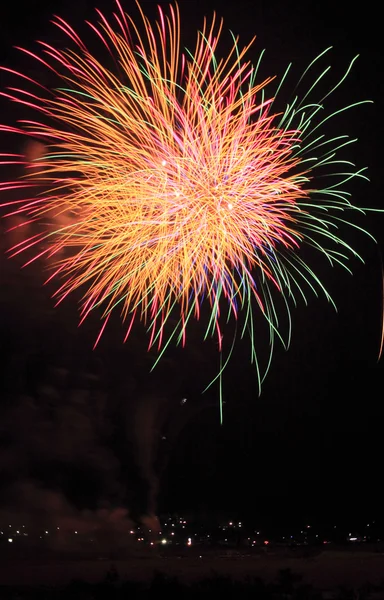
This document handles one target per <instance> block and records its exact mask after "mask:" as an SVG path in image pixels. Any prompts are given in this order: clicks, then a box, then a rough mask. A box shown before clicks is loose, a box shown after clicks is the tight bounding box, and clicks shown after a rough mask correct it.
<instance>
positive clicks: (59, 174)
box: [2, 0, 359, 349]
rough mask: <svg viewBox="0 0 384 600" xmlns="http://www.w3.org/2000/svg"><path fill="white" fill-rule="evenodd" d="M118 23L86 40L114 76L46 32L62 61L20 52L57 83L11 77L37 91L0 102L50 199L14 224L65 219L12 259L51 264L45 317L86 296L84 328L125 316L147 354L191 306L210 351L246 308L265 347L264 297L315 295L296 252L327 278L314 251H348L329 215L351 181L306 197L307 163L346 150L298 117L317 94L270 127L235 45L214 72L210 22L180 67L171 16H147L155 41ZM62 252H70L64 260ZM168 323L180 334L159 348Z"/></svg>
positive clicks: (32, 205) (216, 32) (182, 55)
mask: <svg viewBox="0 0 384 600" xmlns="http://www.w3.org/2000/svg"><path fill="white" fill-rule="evenodd" d="M117 7H118V11H117V13H116V14H115V15H114V16H115V21H116V24H115V25H116V27H112V25H111V24H110V23H109V22H108V21H107V20H106V18H105V17H104V16H103V15H102V14H101V13H100V12H99V17H100V21H99V23H98V25H93V24H91V23H89V25H90V27H91V28H92V30H93V31H94V33H96V34H97V36H98V38H99V39H100V41H101V43H102V44H103V46H104V47H105V49H106V50H107V51H108V53H109V54H110V55H111V56H112V57H113V58H114V60H115V63H116V68H115V70H114V71H112V70H110V69H108V68H106V67H105V66H104V65H103V63H102V62H101V61H99V60H98V59H97V58H96V57H95V56H94V55H93V54H91V53H90V51H89V50H88V49H87V47H86V45H85V43H84V42H83V41H82V39H80V38H79V36H78V35H77V34H76V32H75V31H74V30H73V29H72V28H71V27H70V26H69V25H68V24H67V23H66V22H64V21H63V20H62V19H60V18H56V25H57V26H58V27H59V28H61V29H62V30H63V31H64V32H65V33H66V34H67V35H68V36H69V38H70V39H71V42H72V43H73V45H74V49H67V50H58V49H56V48H54V47H52V46H50V45H49V44H47V43H44V42H40V44H41V48H42V54H41V56H37V55H32V54H31V53H30V52H28V51H26V50H24V52H26V53H27V54H31V55H32V56H33V57H34V58H35V59H37V60H38V61H40V63H42V64H43V65H44V66H45V67H48V68H49V69H51V70H52V71H53V72H54V73H55V74H56V75H59V76H60V78H61V81H62V85H61V86H60V89H57V90H55V91H54V92H52V91H48V90H46V89H45V88H43V86H41V85H40V84H39V83H38V82H34V81H32V80H30V79H29V78H28V77H26V76H25V75H22V74H18V75H19V76H20V77H21V78H22V79H23V81H24V82H27V83H28V84H29V83H30V84H32V85H34V86H35V89H34V90H32V91H27V90H25V89H19V88H17V89H16V88H9V90H8V92H7V93H6V94H4V95H6V96H8V97H10V98H11V99H12V100H15V101H17V102H19V103H22V104H26V105H28V106H32V107H34V108H36V109H37V110H38V111H40V112H41V113H42V114H43V116H44V119H43V120H42V121H41V122H40V121H39V122H37V121H33V122H32V121H23V122H22V127H23V129H21V128H20V129H18V128H13V129H12V128H9V127H6V126H2V129H3V130H8V131H9V130H10V129H12V130H13V131H16V132H18V133H22V134H25V132H26V131H27V133H28V134H29V135H32V136H34V137H37V138H39V139H40V140H44V141H45V142H46V143H47V144H48V152H47V154H46V156H45V157H43V158H42V159H41V160H40V161H39V165H40V169H39V173H38V179H39V181H40V182H44V184H45V185H47V186H48V189H49V192H48V193H46V194H44V195H42V196H40V197H38V198H37V199H33V200H30V201H25V202H23V203H22V204H21V206H20V207H18V208H17V209H16V210H14V211H13V212H18V213H19V214H20V213H22V214H25V215H26V221H28V222H29V221H31V220H36V219H40V220H44V218H45V219H46V217H47V215H48V216H49V217H50V219H51V220H52V218H53V220H55V219H56V220H57V218H58V216H59V215H62V214H67V213H68V211H71V212H72V214H74V215H75V218H72V219H71V220H70V221H68V222H67V223H66V224H65V225H63V226H59V227H56V228H55V229H53V230H52V228H50V229H47V230H45V231H43V232H42V233H40V234H37V235H36V236H33V237H32V238H29V239H26V240H25V242H24V243H23V244H21V245H18V246H17V247H15V248H13V254H16V253H19V252H21V251H23V250H24V249H25V248H27V247H30V246H31V245H36V246H38V247H39V246H41V243H42V242H44V244H45V245H44V247H43V249H42V250H40V251H39V252H38V254H39V256H41V254H44V253H45V254H46V255H49V256H50V257H51V258H52V257H53V258H54V257H57V258H56V260H55V261H54V272H53V275H52V277H56V276H60V278H62V283H61V284H60V287H59V289H58V290H57V293H56V296H57V299H58V301H61V300H62V299H63V298H65V297H66V296H67V295H68V294H69V293H71V292H72V291H73V290H75V289H76V288H79V287H80V286H85V289H86V292H85V295H84V299H83V304H82V309H81V311H82V318H83V319H84V318H86V317H87V315H89V313H90V312H91V311H92V310H93V309H94V308H95V307H96V306H100V305H101V306H102V307H103V309H104V317H105V318H106V320H108V317H109V315H110V314H111V311H112V310H114V309H115V307H119V309H120V310H121V313H122V318H123V320H126V319H127V320H128V323H129V328H128V333H127V336H128V334H129V331H130V327H131V325H132V322H133V320H134V319H135V318H136V316H137V318H141V319H142V320H143V321H144V322H145V323H146V324H147V325H148V327H149V330H150V343H149V345H150V346H152V345H153V344H156V345H157V346H158V348H159V349H160V348H162V347H164V346H165V347H166V345H167V343H169V341H170V339H171V338H172V337H173V336H174V335H175V334H176V336H177V339H178V342H182V343H184V342H185V332H186V326H187V323H188V321H189V320H190V319H191V317H196V318H199V313H200V305H201V301H202V300H203V299H205V300H206V301H207V302H208V303H209V305H210V308H211V314H212V318H211V321H210V325H209V329H210V330H211V331H216V333H217V335H218V339H219V344H221V339H222V332H221V330H220V301H221V299H225V300H226V301H227V305H228V306H229V313H230V314H232V315H234V316H235V317H236V316H237V314H238V311H239V309H240V308H242V307H245V310H246V312H247V317H246V322H247V327H249V329H250V330H252V328H253V326H252V323H251V322H252V318H253V317H252V311H251V309H250V308H249V307H250V303H251V301H252V299H254V298H256V302H257V304H258V306H259V308H260V309H261V311H262V313H263V314H264V316H265V317H266V319H267V321H268V323H269V327H270V332H271V338H273V335H274V333H276V332H277V328H278V322H277V316H276V312H275V309H274V305H273V301H272V296H271V291H270V290H271V289H272V288H273V287H274V288H276V289H277V290H278V291H279V292H281V293H282V294H283V296H284V295H287V296H289V295H291V296H292V295H293V291H292V290H293V287H295V286H296V287H297V288H298V289H299V291H300V293H301V294H303V292H302V290H301V286H300V284H299V283H298V282H299V280H300V279H301V280H305V281H306V282H307V283H309V280H310V279H312V280H313V281H314V283H315V284H316V285H320V287H322V286H321V284H320V282H319V281H318V280H317V278H316V276H315V274H314V273H313V272H312V271H311V270H310V269H309V267H308V266H307V265H305V264H304V263H303V262H302V259H301V258H300V257H299V255H298V253H297V249H298V246H299V244H301V242H302V241H305V242H306V243H308V244H310V245H312V246H314V247H316V248H317V249H319V250H320V251H321V252H322V253H323V254H325V255H326V256H327V257H328V259H329V260H330V261H331V262H332V263H333V262H342V261H343V258H346V257H345V256H344V255H343V254H342V253H341V252H340V251H337V252H336V251H334V250H332V249H328V248H324V245H323V243H322V242H320V243H319V242H317V241H316V237H318V236H320V237H321V239H323V240H325V242H334V243H336V244H338V245H339V248H340V247H341V248H343V247H344V249H345V250H348V251H351V249H350V248H349V246H347V244H346V243H344V242H343V241H342V240H340V239H339V238H337V237H335V234H334V232H333V231H334V230H332V227H331V226H330V222H331V221H330V219H331V217H330V216H329V215H328V214H327V213H329V212H330V211H331V210H332V209H334V208H336V210H339V209H340V208H342V209H345V208H354V207H352V205H351V204H350V202H349V200H348V199H347V195H348V194H347V193H346V192H344V191H343V190H342V189H341V187H340V186H342V184H343V183H344V182H345V181H346V180H347V179H350V178H351V177H352V176H356V175H359V173H349V174H347V175H348V177H347V176H346V174H345V172H343V173H341V174H340V176H339V179H338V180H337V181H338V182H337V183H336V184H334V185H332V186H330V187H329V188H328V189H321V190H313V189H311V190H310V189H309V188H308V181H309V175H308V173H309V172H312V171H313V169H314V164H313V162H312V163H311V161H313V158H311V155H310V152H311V151H314V152H317V153H318V151H319V148H321V150H322V153H323V154H322V155H321V157H320V158H318V157H317V158H316V159H315V160H317V164H318V165H320V164H321V165H322V166H324V165H325V166H326V165H331V164H332V168H334V165H335V164H337V162H338V161H337V160H335V159H334V156H335V152H336V151H337V150H338V149H340V148H342V147H343V146H345V145H346V144H347V143H349V142H346V141H345V139H344V138H345V137H346V136H341V137H338V138H334V139H331V140H325V139H323V138H324V136H318V134H317V132H316V134H313V135H312V133H311V132H313V131H315V130H317V129H318V127H319V126H320V125H321V124H322V122H321V121H320V122H319V121H318V122H317V124H316V126H315V127H314V126H313V122H316V121H315V119H316V117H317V115H318V113H319V109H320V104H321V102H322V101H323V99H321V101H320V102H318V103H316V102H313V101H312V100H311V101H309V100H308V101H307V97H308V96H309V95H310V94H311V93H312V92H313V89H314V88H315V86H316V84H315V85H313V86H312V87H311V88H310V89H309V91H308V92H307V93H306V94H305V96H304V98H303V101H301V102H299V101H295V102H294V103H293V104H292V105H290V106H287V108H286V110H285V111H283V112H282V113H281V114H280V115H278V114H274V113H273V111H272V107H273V101H274V98H273V97H267V95H266V94H267V92H266V90H268V89H269V86H268V85H267V84H270V82H271V81H272V79H267V80H265V81H263V82H262V83H261V84H258V83H256V75H257V69H256V68H254V67H253V66H252V65H251V64H250V62H247V60H246V59H245V54H246V52H247V51H248V49H249V46H250V44H249V45H248V46H247V47H245V48H244V49H243V50H240V49H239V46H238V40H237V39H234V42H233V46H232V49H231V50H230V52H229V54H228V55H227V56H226V58H225V59H221V60H219V59H217V58H216V51H217V46H218V43H219V39H220V35H221V31H222V22H218V21H217V19H216V17H215V16H214V17H213V19H212V21H211V22H210V23H208V22H207V21H204V26H203V29H202V32H200V33H199V34H198V36H197V42H196V47H195V50H194V52H189V51H185V52H183V51H182V49H181V43H180V19H179V11H178V7H177V6H175V7H172V6H170V7H169V13H168V15H165V14H164V13H163V11H162V10H161V9H159V20H158V22H156V23H155V24H154V25H153V26H152V25H151V23H150V22H149V20H148V19H147V17H146V16H145V15H144V14H143V12H142V10H141V9H140V7H139V10H140V13H141V18H142V22H143V25H144V27H143V28H142V29H143V32H141V31H140V29H139V28H138V27H137V25H136V24H135V21H134V20H133V19H132V18H130V17H129V16H128V15H126V14H125V13H124V11H123V10H122V8H121V6H120V4H119V2H118V0H117ZM251 43H252V42H251ZM316 61H317V59H315V61H314V63H315V62H316ZM314 63H313V64H314ZM341 81H342V80H341ZM266 86H267V88H266ZM279 87H280V86H279ZM36 90H38V91H36ZM331 91H332V90H331ZM305 102H307V104H306V103H305ZM316 156H317V155H316ZM339 162H343V161H339ZM315 166H316V164H315ZM34 178H36V173H35V174H34ZM8 185H11V184H8ZM14 185H19V186H20V185H26V184H25V181H24V182H23V183H21V184H20V183H16V182H15V184H14ZM31 185H32V186H33V185H34V181H32V182H31ZM330 190H333V192H331V191H330ZM320 193H321V194H322V196H323V200H322V202H319V200H318V199H316V194H320ZM324 198H325V200H324ZM319 204H321V206H319ZM324 214H326V215H327V216H326V217H324ZM338 214H339V213H338ZM336 221H337V217H336V216H335V217H334V222H336ZM340 245H341V246H340ZM62 248H65V249H70V252H66V254H65V255H64V256H62V255H60V251H61V249H62ZM352 252H353V251H352ZM51 262H52V261H51ZM309 285H310V287H312V286H313V284H311V283H309ZM175 310H177V311H179V322H178V326H177V327H176V329H175V330H174V331H173V333H172V334H171V336H170V338H169V339H168V340H167V341H166V342H165V341H164V340H163V331H164V327H165V324H166V322H167V319H168V318H169V316H170V314H171V313H173V311H175ZM104 326H105V323H104V325H103V328H104ZM102 331H103V329H102ZM101 333H102V332H101ZM251 337H252V333H251ZM252 345H253V341H252Z"/></svg>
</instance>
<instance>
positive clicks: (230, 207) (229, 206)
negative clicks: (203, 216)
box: [228, 202, 233, 210]
mask: <svg viewBox="0 0 384 600" xmlns="http://www.w3.org/2000/svg"><path fill="white" fill-rule="evenodd" d="M228 208H229V210H232V208H233V204H231V203H230V202H228Z"/></svg>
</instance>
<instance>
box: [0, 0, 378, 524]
mask: <svg viewBox="0 0 384 600" xmlns="http://www.w3.org/2000/svg"><path fill="white" fill-rule="evenodd" d="M3 4H4V3H3ZM3 4H2V6H1V9H0V10H1V14H0V17H1V19H0V20H1V24H0V28H1V35H0V60H1V62H2V64H5V65H6V66H8V67H13V68H20V69H25V68H30V64H31V63H28V66H27V64H26V63H25V61H24V59H21V58H20V54H19V53H18V52H17V50H15V49H13V48H12V46H17V45H22V46H25V47H28V48H29V47H32V48H33V47H34V44H33V40H35V39H39V38H40V39H41V38H43V39H45V40H49V41H50V42H51V43H54V44H60V43H61V42H62V41H63V38H62V36H60V34H59V33H57V31H55V28H54V27H53V26H52V25H51V24H50V23H49V19H50V16H51V14H52V13H56V14H58V15H61V16H63V17H64V18H66V19H68V20H69V22H70V23H71V24H72V25H75V26H76V27H78V28H80V30H81V31H83V30H84V29H83V25H82V23H83V21H84V20H85V19H89V18H93V7H94V6H95V5H96V6H97V7H99V8H101V9H102V10H103V11H105V13H106V14H108V15H109V14H111V12H112V5H113V3H112V1H111V2H107V1H106V0H97V1H94V0H77V1H76V2H68V1H67V0H57V1H55V0H51V2H47V1H43V0H39V1H35V2H34V3H33V8H32V3H29V4H25V6H26V7H27V6H28V7H29V8H24V9H23V10H22V8H21V7H22V5H20V3H16V2H15V3H6V4H4V5H3ZM141 4H142V6H143V8H144V11H145V12H146V13H147V14H148V15H149V16H155V12H156V4H157V2H152V1H149V0H143V1H142V3H141ZM123 5H124V7H125V8H126V10H127V11H130V7H132V6H133V5H134V3H133V2H131V1H130V0H128V1H126V2H124V4H123ZM161 5H164V6H165V5H166V3H162V2H161ZM180 8H181V17H182V27H183V29H184V31H183V35H184V36H185V38H184V41H185V43H186V45H190V46H192V44H193V42H194V39H195V31H196V29H197V28H198V27H199V26H200V25H201V23H202V19H203V17H204V15H207V16H208V17H209V16H210V14H211V13H212V11H213V10H216V11H217V13H218V15H219V16H223V17H224V31H225V32H226V31H228V29H231V30H232V31H233V32H234V33H236V34H239V35H240V41H242V42H243V43H244V44H245V43H247V42H248V41H249V40H250V39H251V38H252V37H253V35H255V34H256V35H257V39H256V42H255V44H254V46H253V49H251V51H250V54H249V57H250V58H254V60H257V57H258V52H259V51H260V50H262V49H263V48H266V50H267V52H266V56H265V59H264V63H263V67H262V75H270V74H274V73H277V74H281V73H282V72H283V70H284V68H285V66H286V65H287V63H288V62H290V61H292V62H293V63H294V69H293V81H295V75H296V80H297V78H298V76H300V74H301V73H302V71H303V69H304V68H305V66H306V65H307V64H308V63H309V62H310V60H311V59H312V58H314V57H315V56H316V55H317V54H318V53H319V52H321V51H322V50H323V49H325V48H326V47H328V46H330V45H332V46H334V50H333V52H332V56H331V58H330V60H331V63H332V66H333V68H334V70H335V72H336V73H337V74H338V75H340V74H341V73H342V72H343V70H345V68H346V67H347V65H348V63H349V62H350V60H351V59H352V58H353V57H354V56H355V55H356V54H360V58H359V60H358V61H357V63H356V64H355V66H354V69H353V71H352V73H351V74H350V75H349V77H348V79H347V81H346V82H345V84H344V85H343V87H342V90H341V91H338V92H337V93H336V94H335V95H334V97H332V99H331V102H330V106H331V107H333V106H334V107H336V108H337V107H342V106H344V105H346V104H347V103H349V102H353V101H358V100H363V99H371V100H373V101H374V104H372V105H365V106H362V107H360V108H357V109H355V110H352V111H349V112H347V113H345V114H344V115H342V116H341V117H340V119H337V120H336V119H335V123H334V124H330V125H329V127H330V128H331V129H330V131H331V132H332V133H333V132H335V134H338V133H340V132H341V133H344V132H347V133H348V134H350V135H351V136H352V137H358V138H359V142H358V144H356V145H355V146H354V147H353V148H351V149H350V151H349V152H350V154H349V157H350V158H351V160H353V161H354V162H356V164H357V165H358V166H361V167H363V166H368V167H369V172H368V174H369V177H370V179H371V183H370V184H366V183H362V182H361V183H360V182H353V183H352V184H351V185H350V188H349V189H350V191H351V192H352V196H353V201H354V203H355V204H357V205H359V206H363V207H373V208H382V207H383V201H382V152H381V143H380V142H381V140H382V123H383V119H382V112H383V108H384V107H383V100H382V98H383V93H384V89H383V77H382V73H383V66H384V65H383V53H382V39H381V38H382V31H381V22H380V19H379V16H378V14H377V11H378V9H376V8H375V3H374V2H364V3H363V4H360V5H356V8H353V5H352V4H349V6H348V7H347V8H344V5H343V4H339V3H337V2H334V3H332V4H329V5H328V4H327V3H324V2H322V3H320V2H319V3H311V2H306V3H301V2H281V3H280V2H278V3H277V2H266V1H261V0H260V1H257V0H255V1H251V0H249V1H247V0H237V1H236V2H226V3H224V2H221V1H219V0H216V1H214V0H200V1H189V0H184V1H183V0H181V1H180ZM134 10H136V9H134ZM223 39H224V40H226V41H224V42H223V45H222V48H223V52H225V49H226V44H227V45H228V47H229V45H230V43H231V38H230V35H229V34H228V35H227V34H226V33H225V34H224V35H223ZM35 69H37V67H36V66H35ZM32 75H33V76H35V77H36V76H38V73H37V71H34V72H32ZM5 79H6V78H5V77H3V76H2V83H1V85H2V87H3V86H5V85H6V81H4V80H5ZM21 110H22V109H21V107H15V106H12V107H10V106H9V104H8V103H6V102H4V101H2V102H1V120H2V122H14V121H15V120H16V119H17V118H22V117H23V115H21V114H20V113H21ZM332 128H333V129H332ZM17 143H19V141H18V140H16V141H15V140H14V139H10V138H8V137H7V136H4V135H3V136H2V143H1V152H7V151H8V149H9V148H12V149H13V148H14V147H15V144H16V146H17ZM19 150H20V148H19ZM10 151H12V150H10ZM1 178H2V179H3V178H6V175H5V174H2V175H1ZM1 201H3V198H1ZM355 223H356V224H358V225H359V226H362V227H364V228H366V229H367V230H369V231H370V232H371V233H372V234H373V235H374V236H375V237H376V239H377V240H378V245H375V244H374V243H373V242H372V241H371V240H370V239H369V238H368V237H366V236H364V235H363V234H361V233H358V232H356V231H354V230H352V229H346V231H345V236H346V239H347V241H348V242H349V243H350V244H351V245H352V246H353V247H354V248H355V249H356V250H357V251H358V252H359V254H361V256H362V257H363V258H364V260H365V265H363V264H361V263H359V261H357V260H354V261H351V268H352V270H353V272H354V276H353V277H351V276H349V275H348V274H347V273H346V272H345V271H343V270H341V269H333V270H332V269H330V268H329V267H328V266H327V265H326V264H325V263H324V262H323V261H322V260H320V259H319V257H318V256H316V255H315V256H311V255H310V254H309V253H307V254H305V252H306V251H304V256H305V257H306V258H308V260H311V261H312V266H313V270H315V271H316V272H317V273H318V274H319V276H320V279H321V280H322V282H323V283H324V284H325V287H326V288H327V290H328V291H329V293H330V294H331V296H332V297H333V298H334V300H335V302H336V304H337V306H338V312H337V313H336V312H335V311H334V310H333V308H332V307H331V306H330V305H329V304H328V303H327V301H326V299H325V298H324V297H321V296H319V298H315V297H310V302H309V305H308V306H307V307H306V306H305V305H304V303H303V302H302V303H299V304H298V306H297V308H293V309H292V319H293V336H292V343H291V346H290V348H289V350H288V352H286V351H285V350H284V349H283V348H282V347H280V346H279V345H277V347H276V351H275V355H274V359H273V362H272V367H271V369H270V372H269V374H268V377H267V379H266V381H265V383H264V385H263V389H262V394H261V396H260V397H259V396H258V390H257V379H256V374H255V371H254V368H253V367H252V366H251V365H250V364H249V347H248V344H247V342H246V341H244V343H239V344H238V345H237V346H236V349H235V352H234V355H233V358H232V361H231V363H230V366H229V367H228V369H227V371H226V373H225V375H224V399H225V405H224V424H223V425H222V426H220V425H219V411H218V387H215V386H213V387H212V388H211V389H210V390H209V392H207V393H205V394H204V395H202V394H201V392H202V390H203V389H204V387H205V386H206V385H207V384H208V383H209V381H210V379H211V378H212V377H213V376H214V375H215V373H216V372H217V369H218V365H219V359H218V354H217V347H216V344H215V342H214V341H207V342H202V341H201V340H202V334H203V333H204V327H203V325H202V324H196V326H195V327H194V328H193V330H192V331H191V332H190V336H189V341H188V344H187V347H186V349H185V350H179V349H171V350H170V351H169V353H168V354H167V355H166V358H165V360H164V361H163V363H161V364H160V366H159V368H157V369H156V370H155V371H154V373H152V374H149V370H150V367H151V361H152V360H153V355H148V354H147V353H146V342H147V340H146V337H145V332H144V328H143V327H141V326H137V327H136V328H135V329H134V331H133V335H132V338H131V340H130V341H129V342H128V343H127V344H126V345H125V346H123V344H122V339H123V336H124V332H123V330H122V329H121V327H120V324H119V318H118V316H116V317H115V319H114V320H113V319H112V323H111V326H110V328H109V329H107V330H106V334H105V336H104V338H103V340H102V342H101V344H100V346H99V347H98V348H97V350H96V351H95V352H92V346H93V343H94V340H95V338H96V336H97V331H98V329H97V328H98V326H99V321H98V315H94V316H93V317H91V318H90V319H89V322H88V323H85V324H84V326H83V327H82V328H81V329H77V316H76V302H75V300H74V299H71V300H68V301H67V302H66V303H65V304H64V305H62V306H61V307H60V308H58V309H53V302H52V300H51V299H50V292H52V289H50V288H49V286H47V287H44V288H43V287H41V283H42V282H43V281H44V272H43V269H42V267H41V265H36V266H34V267H31V268H27V269H24V270H23V271H20V264H21V261H20V260H14V261H10V260H7V259H5V258H4V250H5V248H6V247H7V243H6V241H5V239H4V236H3V232H4V229H5V225H4V223H2V224H1V227H2V229H1V231H2V238H3V241H2V250H1V253H2V258H1V262H0V265H1V273H0V277H1V292H0V303H1V306H0V344H2V351H3V359H2V363H1V367H0V373H1V382H0V395H1V397H2V400H1V403H2V404H1V406H0V411H1V413H0V414H1V416H0V450H1V455H0V476H1V478H2V481H1V485H0V490H1V492H0V502H1V503H2V506H3V507H4V508H3V510H4V511H7V510H8V507H9V506H10V505H11V504H13V505H14V502H15V497H16V496H17V497H18V498H20V494H19V495H18V494H17V490H18V489H23V486H34V489H35V490H38V489H44V490H54V491H55V493H57V494H58V495H60V497H61V498H62V499H64V500H63V501H65V502H66V503H68V504H69V505H71V506H72V505H73V506H75V507H76V508H77V509H83V508H89V509H92V510H93V509H95V508H97V507H99V506H108V507H116V506H124V507H127V508H128V510H129V512H130V513H132V514H133V515H140V514H143V513H145V512H146V511H147V510H148V506H147V503H148V498H147V495H148V494H147V492H148V485H147V484H148V478H151V477H152V476H153V475H154V473H160V474H161V477H160V485H159V494H158V509H157V510H158V511H159V512H162V511H168V510H169V511H172V510H188V511H191V512H193V511H197V512H200V513H202V512H206V513H208V514H209V513H213V512H216V513H217V512H220V511H223V512H228V513H230V512H231V511H232V513H233V514H234V515H235V514H237V515H239V517H240V516H241V518H243V519H246V518H248V519H254V520H260V519H261V520H262V519H272V520H273V519H280V520H289V519H296V518H298V517H301V516H303V517H304V516H307V515H308V516H311V515H313V516H315V517H316V518H319V519H328V518H329V519H331V518H338V517H340V515H343V514H346V513H348V514H350V515H354V514H357V515H361V516H364V517H365V516H367V517H369V518H371V517H374V516H375V515H377V513H378V511H379V510H381V506H382V502H383V496H382V481H381V475H382V462H383V442H382V431H383V417H384V407H383V391H382V390H383V377H384V366H383V365H384V363H383V359H382V360H381V361H379V362H377V359H378V352H379V346H380V335H381V315H382V263H381V261H382V259H381V256H382V249H383V247H384V246H383V244H384V238H383V218H382V216H380V215H379V214H377V213H371V214H369V215H368V216H367V217H366V218H363V217H362V218H361V219H356V220H355ZM232 333H233V328H232V326H231V325H230V326H229V328H228V331H227V337H228V339H230V338H231V335H232ZM256 335H257V337H258V338H260V348H261V350H260V358H261V360H263V358H264V359H265V356H264V355H263V351H262V347H263V343H265V331H264V330H263V328H262V327H261V326H260V328H259V329H258V328H257V330H256ZM184 398H186V399H187V401H186V402H183V401H182V400H183V399H184ZM138 406H141V408H138ZM143 407H144V408H143ZM156 424H157V425H156ZM148 465H150V467H149V466H148ZM148 469H149V471H151V472H150V473H148ZM20 486H21V487H20ZM37 496H38V494H37V493H36V497H37ZM41 497H42V496H41V495H40V496H39V497H38V498H37V500H36V502H37V503H38V502H42V503H43V504H44V501H42V500H41ZM18 501H20V502H21V500H18ZM47 506H48V505H47ZM20 510H22V508H20ZM47 510H48V509H47ZM49 510H55V508H54V507H53V506H51V505H49Z"/></svg>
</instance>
